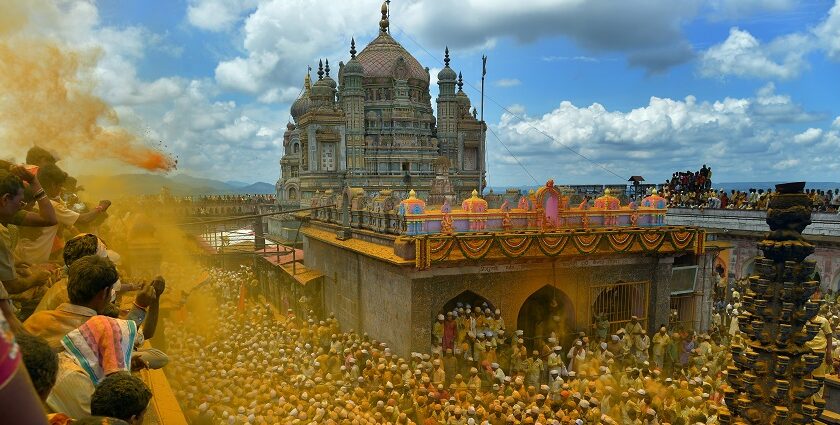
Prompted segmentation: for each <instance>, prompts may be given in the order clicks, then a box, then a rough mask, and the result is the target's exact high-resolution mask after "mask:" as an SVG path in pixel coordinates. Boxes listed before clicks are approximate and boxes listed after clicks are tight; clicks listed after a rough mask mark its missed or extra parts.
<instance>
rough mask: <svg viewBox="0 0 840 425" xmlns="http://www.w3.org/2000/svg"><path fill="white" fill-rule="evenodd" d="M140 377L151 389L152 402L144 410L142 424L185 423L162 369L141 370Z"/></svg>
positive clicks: (175, 424)
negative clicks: (144, 414)
mask: <svg viewBox="0 0 840 425" xmlns="http://www.w3.org/2000/svg"><path fill="white" fill-rule="evenodd" d="M140 379H142V380H143V382H145V383H146V385H148V386H149V389H150V390H152V402H151V403H150V404H149V408H148V410H146V416H145V418H144V420H143V425H187V419H186V418H185V417H184V412H182V411H181V406H180V404H178V399H176V398H175V394H174V393H173V392H172V388H171V387H170V386H169V380H167V379H166V375H164V373H163V371H162V370H160V369H158V370H148V369H147V370H142V371H141V372H140Z"/></svg>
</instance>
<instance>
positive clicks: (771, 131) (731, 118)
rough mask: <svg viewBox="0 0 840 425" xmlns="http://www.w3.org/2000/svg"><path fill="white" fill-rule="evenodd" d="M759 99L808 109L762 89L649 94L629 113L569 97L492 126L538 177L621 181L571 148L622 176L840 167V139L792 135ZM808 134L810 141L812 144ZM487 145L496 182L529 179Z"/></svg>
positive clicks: (740, 174) (814, 133)
mask: <svg viewBox="0 0 840 425" xmlns="http://www.w3.org/2000/svg"><path fill="white" fill-rule="evenodd" d="M762 103H764V104H767V103H771V104H773V105H775V106H776V107H778V108H784V109H785V110H787V111H789V113H792V114H797V113H798V114H805V113H804V112H802V111H801V107H800V106H798V105H796V104H794V103H793V102H792V100H791V99H790V97H788V96H782V95H777V94H776V93H775V88H774V87H773V86H765V87H763V88H762V89H761V90H759V93H757V94H756V96H754V97H747V98H724V99H721V100H717V101H699V100H697V99H696V98H695V97H694V96H687V97H686V98H684V99H682V100H674V99H668V98H659V97H651V98H650V101H649V102H648V104H647V105H645V106H643V107H639V108H635V109H632V110H630V111H626V112H624V111H611V110H608V109H607V108H605V107H604V106H603V105H601V104H598V103H594V104H592V105H589V106H587V107H579V106H576V105H574V104H572V103H570V102H567V101H564V102H561V103H560V106H559V107H557V108H556V109H554V110H553V111H551V112H548V113H546V114H544V115H542V116H534V117H531V116H528V115H526V114H525V113H524V110H523V109H522V108H521V107H516V110H515V111H513V110H512V109H513V108H510V109H511V110H512V111H511V112H512V114H511V113H505V114H503V115H502V117H501V119H500V121H499V123H497V124H495V125H492V126H491V128H492V129H493V131H494V132H495V133H496V134H498V135H499V137H500V138H501V140H502V141H503V142H504V143H505V144H506V145H507V147H508V148H509V149H510V151H511V152H513V154H514V155H516V157H517V158H519V160H520V162H522V163H523V164H525V166H526V167H527V168H528V169H529V171H530V172H531V173H532V174H534V175H535V176H537V178H538V180H540V181H541V182H542V181H545V180H547V179H548V178H549V177H561V176H560V174H559V173H562V177H564V179H567V180H578V181H581V180H587V179H591V181H593V182H595V181H598V182H604V181H611V180H616V179H617V178H616V177H615V176H613V175H611V174H609V173H607V172H605V171H603V170H602V169H601V168H600V167H599V166H598V165H595V164H592V163H589V162H588V161H586V160H583V159H582V158H581V157H579V156H577V155H576V154H575V153H573V152H572V151H574V152H578V153H580V154H582V155H584V156H586V157H587V158H590V159H592V160H593V161H594V162H595V163H596V164H599V165H603V166H604V167H606V168H607V169H610V170H612V171H614V172H616V173H617V174H619V175H628V176H629V175H635V174H639V175H643V176H645V177H646V178H648V180H649V181H653V182H656V181H659V180H660V179H664V178H665V177H666V176H667V175H670V173H671V172H673V171H674V170H679V169H683V170H685V169H697V168H699V166H700V165H701V164H702V163H704V162H705V163H707V164H709V165H711V166H713V167H714V169H715V173H716V175H718V176H719V177H721V178H726V180H729V181H732V180H738V179H741V180H750V179H754V178H770V177H772V176H771V175H769V173H768V170H770V169H772V167H773V166H778V165H777V164H778V163H782V164H784V165H785V166H787V167H793V165H792V164H793V162H791V161H787V162H784V161H782V162H780V160H779V158H785V159H787V158H800V157H802V158H805V157H808V158H810V157H820V158H830V159H828V160H827V164H826V165H827V166H829V165H831V164H834V163H836V164H837V165H838V166H840V158H837V157H836V155H831V154H830V152H831V151H832V150H833V149H836V148H832V147H831V146H834V145H832V144H831V143H835V142H836V140H837V139H840V137H836V136H837V135H832V134H831V133H832V132H828V133H827V132H825V131H824V130H821V129H819V128H814V129H813V130H806V131H803V132H802V133H801V134H796V133H793V132H792V131H791V130H789V129H787V127H786V126H785V125H781V124H779V123H778V122H777V121H776V117H775V116H773V115H769V114H767V113H766V105H762ZM835 132H836V131H835ZM543 133H544V134H547V135H549V136H551V138H549V137H546V136H545V135H544V134H543ZM795 136H799V139H800V140H801V141H802V144H798V145H796V147H795V148H794V147H793V145H791V144H789V143H786V142H785V141H789V140H792V139H793V138H794V137H795ZM806 138H810V140H808V141H807V143H806V140H805V139H806ZM487 143H488V155H489V156H488V162H489V163H491V164H493V165H491V168H493V173H494V176H495V177H494V181H493V184H495V185H505V184H522V183H523V182H525V181H527V180H528V178H527V177H526V176H525V175H524V173H523V172H522V171H521V170H520V167H519V165H518V163H517V161H515V160H514V159H513V158H512V157H511V156H510V155H509V154H508V152H507V150H505V149H503V148H502V147H501V146H500V145H499V144H498V143H497V142H495V141H494V140H493V137H492V136H491V137H490V138H488V142H487ZM808 172H811V171H810V170H809V171H808ZM814 172H816V171H814ZM801 177H803V178H807V177H808V176H801Z"/></svg>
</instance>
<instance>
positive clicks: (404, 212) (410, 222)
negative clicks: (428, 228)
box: [397, 189, 426, 235]
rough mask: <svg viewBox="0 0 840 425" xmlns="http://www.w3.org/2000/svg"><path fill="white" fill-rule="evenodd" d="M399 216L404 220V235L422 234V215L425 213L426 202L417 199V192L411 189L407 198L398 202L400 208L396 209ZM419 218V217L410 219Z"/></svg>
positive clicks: (423, 221)
mask: <svg viewBox="0 0 840 425" xmlns="http://www.w3.org/2000/svg"><path fill="white" fill-rule="evenodd" d="M397 212H398V214H399V215H400V216H402V217H404V218H405V224H406V233H407V234H409V235H418V234H421V233H423V224H424V223H425V220H424V219H423V217H422V215H423V214H424V213H425V212H426V202H425V201H423V200H422V199H418V198H417V192H415V191H414V189H411V190H410V191H409V192H408V198H407V199H403V200H402V201H400V206H399V207H398V209H397ZM412 216H420V217H412Z"/></svg>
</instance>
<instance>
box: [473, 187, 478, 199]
mask: <svg viewBox="0 0 840 425" xmlns="http://www.w3.org/2000/svg"><path fill="white" fill-rule="evenodd" d="M472 197H473V198H478V190H476V189H473V191H472Z"/></svg>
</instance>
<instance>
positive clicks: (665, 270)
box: [647, 257, 674, 335]
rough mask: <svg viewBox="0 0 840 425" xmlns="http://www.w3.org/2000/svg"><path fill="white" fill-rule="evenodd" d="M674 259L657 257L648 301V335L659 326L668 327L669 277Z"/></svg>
mask: <svg viewBox="0 0 840 425" xmlns="http://www.w3.org/2000/svg"><path fill="white" fill-rule="evenodd" d="M673 268H674V257H659V258H658V260H657V263H656V266H655V268H654V270H653V278H652V279H651V283H650V284H651V287H650V296H649V299H648V326H647V327H648V329H647V331H648V334H649V335H653V334H654V332H655V331H656V330H657V329H659V325H662V324H664V325H666V326H667V325H668V316H669V315H670V314H671V275H672V274H673V270H672V269H673Z"/></svg>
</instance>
